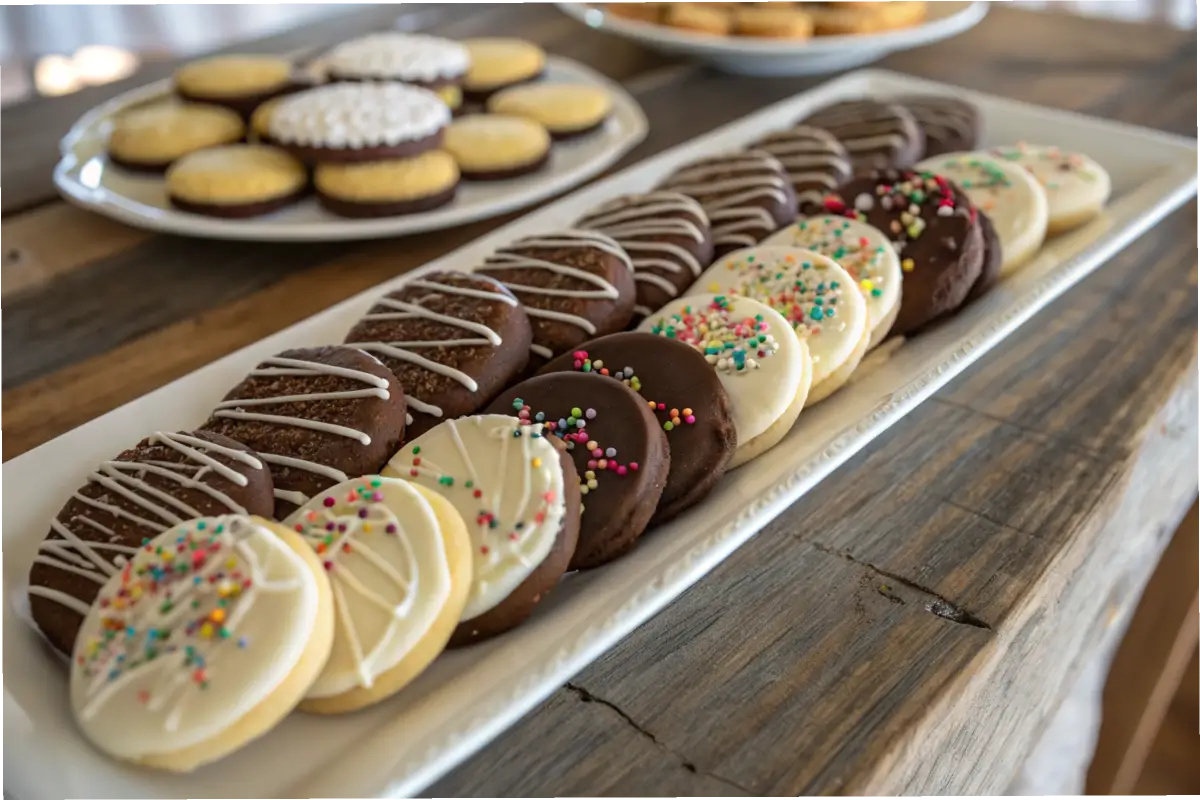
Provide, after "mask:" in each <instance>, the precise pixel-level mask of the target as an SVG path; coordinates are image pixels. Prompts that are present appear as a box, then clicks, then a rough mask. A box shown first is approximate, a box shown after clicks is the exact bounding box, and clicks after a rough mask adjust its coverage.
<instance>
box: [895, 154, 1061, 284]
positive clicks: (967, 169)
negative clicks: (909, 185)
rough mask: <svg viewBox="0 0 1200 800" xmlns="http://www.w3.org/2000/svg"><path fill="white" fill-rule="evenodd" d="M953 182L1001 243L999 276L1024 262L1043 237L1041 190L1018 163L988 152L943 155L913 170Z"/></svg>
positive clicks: (1046, 216)
mask: <svg viewBox="0 0 1200 800" xmlns="http://www.w3.org/2000/svg"><path fill="white" fill-rule="evenodd" d="M916 169H917V171H919V172H933V173H936V174H938V175H941V176H942V177H944V178H947V179H948V180H950V181H953V182H954V183H955V184H957V185H958V187H959V188H960V189H962V190H963V192H965V193H966V195H967V197H969V198H970V199H971V202H972V203H974V204H975V205H976V206H977V207H978V208H979V210H980V211H982V212H983V213H984V214H986V215H987V217H988V219H989V220H990V221H991V223H992V226H993V227H994V228H995V229H996V236H997V237H999V239H1000V251H1001V252H1002V253H1003V261H1002V262H1001V266H1000V274H1001V275H1011V274H1012V273H1014V272H1016V271H1017V270H1018V269H1020V268H1021V267H1023V266H1024V265H1025V264H1027V263H1029V260H1030V259H1031V258H1033V257H1034V256H1035V255H1036V254H1037V252H1038V250H1039V249H1040V248H1041V246H1042V241H1043V240H1044V239H1045V238H1046V228H1047V226H1048V224H1049V222H1050V207H1049V204H1048V202H1047V198H1046V190H1045V189H1043V188H1042V185H1041V184H1040V183H1038V181H1037V179H1035V178H1034V176H1033V174H1032V173H1031V172H1029V171H1028V170H1025V169H1022V168H1021V166H1020V165H1018V164H1017V163H1015V162H1013V161H1009V160H1006V159H1003V158H1000V157H998V156H994V155H989V154H988V153H982V152H981V153H947V154H945V155H941V156H937V157H935V158H927V159H925V160H924V161H922V162H921V163H920V164H918V165H917V167H916Z"/></svg>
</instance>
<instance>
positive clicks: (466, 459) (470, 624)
mask: <svg viewBox="0 0 1200 800" xmlns="http://www.w3.org/2000/svg"><path fill="white" fill-rule="evenodd" d="M556 441H557V440H555V439H554V438H553V437H550V436H548V435H547V434H546V432H545V431H544V430H543V426H541V425H525V424H524V423H523V422H522V421H521V420H518V419H516V418H515V417H514V416H507V415H500V414H482V415H476V416H472V417H464V418H462V419H451V420H446V421H445V422H443V423H441V424H440V425H437V426H435V427H434V428H432V429H430V430H429V431H428V432H426V433H425V434H424V435H422V436H419V437H418V438H416V439H415V440H413V441H411V442H408V443H407V444H405V446H404V447H403V448H401V449H400V451H399V452H397V453H396V455H395V456H393V458H392V460H391V461H390V462H389V463H388V466H387V467H386V468H385V469H384V474H385V475H386V476H388V477H393V478H401V479H403V480H405V481H408V482H410V483H412V484H413V485H415V486H416V487H418V488H419V489H422V490H426V491H428V492H432V493H434V494H436V495H438V496H439V497H441V498H443V499H444V500H446V501H447V502H449V504H450V505H451V506H453V507H454V509H455V510H456V511H457V513H458V514H459V516H460V517H462V519H463V521H464V522H465V523H466V526H467V533H468V535H469V537H470V551H471V557H472V559H473V567H472V580H471V585H470V588H469V590H468V593H467V599H466V605H465V607H464V608H463V609H462V613H461V622H459V623H458V627H457V628H456V629H455V631H454V633H453V635H452V636H451V638H450V644H451V645H452V646H457V645H465V644H471V643H473V642H477V641H482V640H483V639H486V638H489V637H491V636H495V635H497V634H500V633H503V632H505V631H507V630H509V629H511V628H513V627H515V626H517V625H519V624H520V623H522V622H524V621H525V619H526V618H527V617H528V616H529V615H530V614H531V613H533V610H534V609H535V608H536V607H537V605H538V603H540V602H541V601H542V599H543V598H544V597H545V596H546V594H547V593H549V592H550V591H551V590H552V589H553V588H554V587H555V586H556V585H557V584H558V581H559V579H560V578H561V577H562V575H563V573H564V572H566V570H567V564H568V563H569V562H570V560H571V556H572V554H573V553H574V552H575V544H576V540H577V539H578V536H579V525H580V517H579V508H580V502H579V498H580V492H579V477H578V475H577V474H576V472H575V464H574V462H573V461H572V460H571V458H570V456H568V455H567V453H566V449H565V448H561V447H558V446H556V445H555V442H556Z"/></svg>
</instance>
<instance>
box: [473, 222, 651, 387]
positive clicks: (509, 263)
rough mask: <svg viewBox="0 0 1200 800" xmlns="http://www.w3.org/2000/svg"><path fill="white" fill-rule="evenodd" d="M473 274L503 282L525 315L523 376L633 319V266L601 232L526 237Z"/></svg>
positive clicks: (560, 233) (565, 232)
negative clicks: (527, 336)
mask: <svg viewBox="0 0 1200 800" xmlns="http://www.w3.org/2000/svg"><path fill="white" fill-rule="evenodd" d="M475 271H476V272H479V273H482V274H484V275H489V276H491V277H493V278H495V279H496V280H498V281H500V283H502V284H504V286H506V287H507V288H508V289H509V290H510V291H512V292H513V294H515V295H516V296H517V299H518V300H520V301H521V304H522V307H524V309H525V313H526V314H528V315H529V321H530V323H531V324H532V326H533V344H532V345H531V346H530V350H531V351H532V355H531V356H530V359H529V367H528V369H527V372H528V373H532V372H534V371H536V370H537V369H538V368H539V367H541V366H542V364H544V363H546V361H547V360H549V359H551V358H553V357H554V356H556V355H559V354H561V353H566V352H569V351H571V350H574V349H576V348H577V347H578V346H579V345H581V344H583V343H584V342H586V341H587V340H588V339H592V338H594V337H596V336H604V335H605V334H608V333H616V332H617V331H620V330H624V329H625V326H626V325H628V324H629V321H630V320H631V319H632V318H633V306H634V301H635V298H636V296H637V289H636V287H635V285H634V280H633V263H632V262H631V261H630V259H629V255H628V254H627V253H626V252H625V251H624V250H623V249H622V248H621V246H620V245H619V244H617V243H616V241H614V240H613V239H612V237H610V236H606V235H605V234H603V233H598V232H596V231H584V230H570V229H568V230H561V231H551V232H548V233H544V234H541V235H539V236H526V237H524V238H522V239H518V240H517V241H515V242H513V243H512V244H510V245H509V246H508V247H502V248H501V249H499V250H497V251H496V252H495V253H493V254H492V255H490V256H488V257H487V259H486V260H485V261H484V263H483V264H482V265H481V266H479V267H478V268H477V269H476V270H475Z"/></svg>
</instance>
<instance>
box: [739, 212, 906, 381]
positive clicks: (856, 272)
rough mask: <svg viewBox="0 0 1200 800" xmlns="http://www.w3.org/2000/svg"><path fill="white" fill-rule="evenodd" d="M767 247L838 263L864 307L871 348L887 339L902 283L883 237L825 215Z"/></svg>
mask: <svg viewBox="0 0 1200 800" xmlns="http://www.w3.org/2000/svg"><path fill="white" fill-rule="evenodd" d="M763 245H772V246H781V247H798V248H800V249H802V250H811V251H812V252H814V253H818V254H820V255H823V256H825V257H826V258H828V259H831V260H832V261H834V262H835V263H836V264H837V265H838V266H839V267H841V268H842V269H844V270H846V272H848V273H849V274H850V277H851V278H852V279H853V280H854V282H855V283H857V284H858V289H859V291H860V292H861V293H862V296H863V300H864V301H866V304H867V327H868V328H870V331H871V341H870V343H869V344H868V345H867V348H868V349H870V348H873V347H875V346H876V345H878V344H879V343H880V342H882V341H883V340H884V339H885V338H887V335H888V332H889V331H890V330H891V329H892V323H893V322H895V321H896V315H897V314H898V313H899V312H900V294H901V283H902V278H901V272H900V259H899V257H897V255H896V250H895V249H894V248H893V247H892V243H891V241H889V240H888V238H887V237H886V236H884V235H883V231H881V230H879V229H878V228H875V227H872V226H871V225H868V224H867V223H865V222H859V221H858V220H856V219H851V218H849V217H842V216H834V215H823V216H819V217H808V218H807V219H802V220H800V221H799V222H797V223H796V224H795V225H789V226H788V227H786V228H784V229H783V230H781V231H780V232H779V233H777V234H775V235H774V236H771V237H768V238H767V239H765V240H764V241H763ZM784 316H787V314H784ZM813 360H814V362H815V361H816V359H815V358H814V359H813Z"/></svg>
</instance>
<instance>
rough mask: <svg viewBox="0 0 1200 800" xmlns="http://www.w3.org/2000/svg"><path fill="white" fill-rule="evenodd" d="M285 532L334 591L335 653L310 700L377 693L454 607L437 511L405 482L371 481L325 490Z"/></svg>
mask: <svg viewBox="0 0 1200 800" xmlns="http://www.w3.org/2000/svg"><path fill="white" fill-rule="evenodd" d="M286 524H287V525H288V527H291V528H293V529H294V530H296V531H298V532H299V533H300V535H301V536H303V537H304V538H305V539H306V540H307V541H308V543H309V544H311V545H312V546H313V549H314V550H316V552H317V556H318V557H319V558H320V559H321V561H322V563H323V564H324V566H325V569H326V574H327V575H328V576H329V582H330V586H331V588H332V590H333V606H334V634H333V649H332V651H331V652H330V654H329V661H327V662H326V663H325V669H324V670H323V671H322V672H321V675H320V677H318V678H317V680H316V682H315V683H314V684H313V686H312V688H311V689H309V692H308V695H307V697H331V696H335V695H339V694H344V693H345V692H348V691H350V690H351V689H354V688H356V687H362V688H370V687H371V686H372V685H374V683H375V679H376V678H378V677H379V676H380V675H381V674H383V673H385V672H387V671H388V670H390V669H392V668H393V667H395V666H396V665H397V664H399V663H400V661H401V660H402V659H403V658H404V657H405V656H407V655H408V654H409V653H410V652H411V651H412V649H413V648H414V647H416V645H417V644H418V643H419V642H420V641H421V639H422V638H424V637H425V635H426V634H427V633H428V632H429V629H430V628H431V627H432V626H433V623H434V621H435V620H436V619H437V618H438V615H439V614H440V613H441V611H442V609H443V607H444V606H445V605H446V603H447V601H448V600H449V599H450V589H451V584H450V566H449V563H448V562H447V559H446V550H445V545H444V543H443V540H442V534H441V527H440V525H439V524H438V520H437V516H436V515H435V514H434V512H433V508H432V507H431V506H430V505H429V502H428V501H427V500H425V498H423V497H422V496H421V495H420V493H419V492H418V491H417V490H415V489H413V487H412V486H410V485H409V484H407V483H406V482H404V481H401V480H396V479H395V478H382V477H375V476H366V477H363V478H356V479H354V480H351V481H348V482H346V483H342V484H339V485H337V486H333V487H330V488H329V489H326V490H325V491H324V492H322V493H321V494H319V495H317V496H316V497H314V498H313V499H312V500H310V501H309V502H308V503H306V504H305V505H304V506H303V507H302V508H299V509H297V510H296V511H295V513H293V514H292V515H291V516H290V517H288V518H287V522H286Z"/></svg>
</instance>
